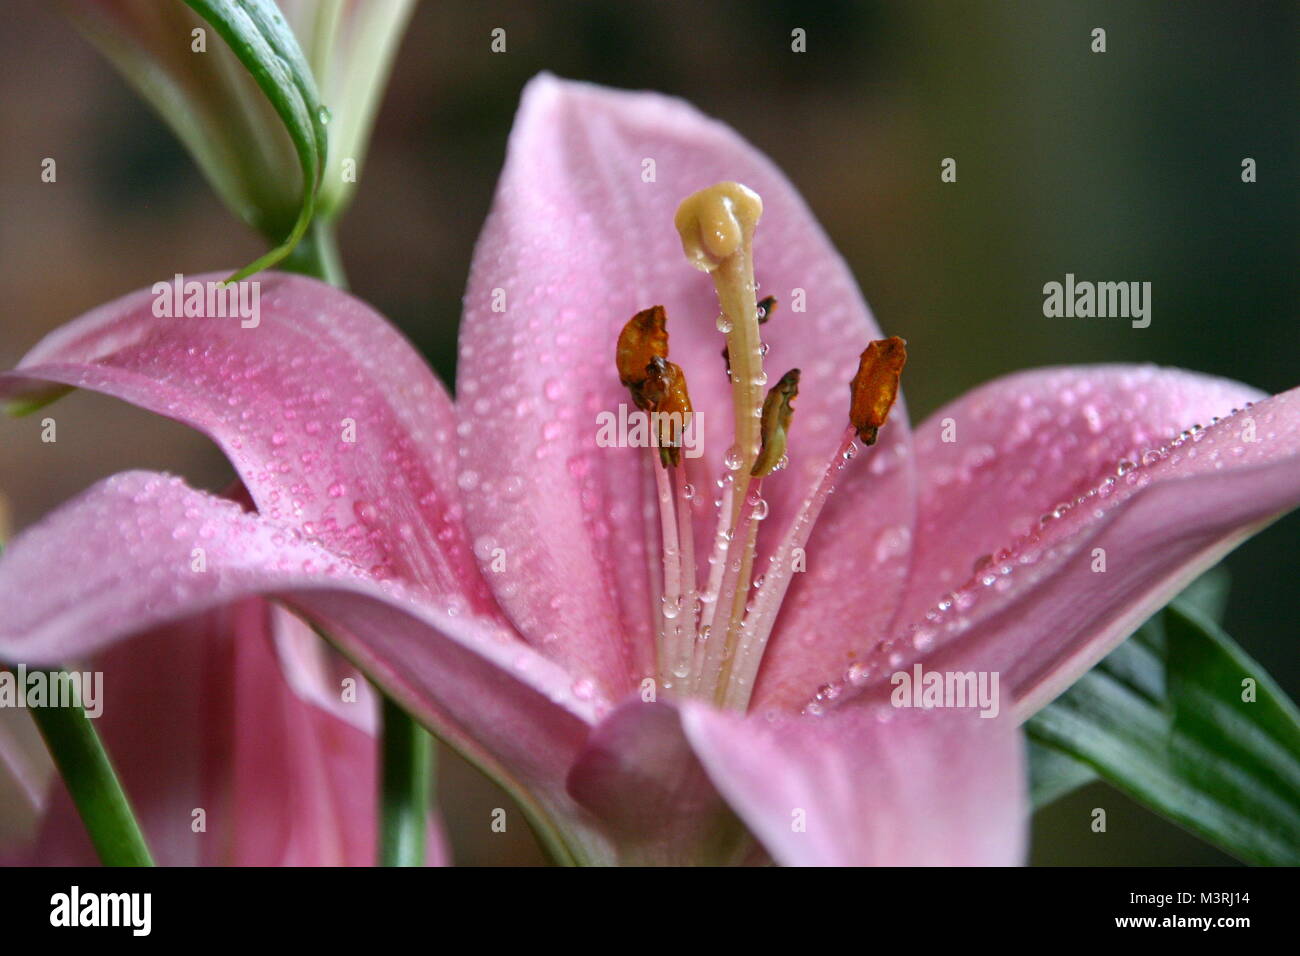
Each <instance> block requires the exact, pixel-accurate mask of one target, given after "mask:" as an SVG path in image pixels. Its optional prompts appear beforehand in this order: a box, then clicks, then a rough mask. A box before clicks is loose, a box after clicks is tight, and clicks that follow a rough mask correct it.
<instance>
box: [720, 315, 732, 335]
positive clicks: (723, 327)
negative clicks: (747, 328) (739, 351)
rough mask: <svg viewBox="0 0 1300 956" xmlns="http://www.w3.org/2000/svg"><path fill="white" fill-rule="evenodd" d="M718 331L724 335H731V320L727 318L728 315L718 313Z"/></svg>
mask: <svg viewBox="0 0 1300 956" xmlns="http://www.w3.org/2000/svg"><path fill="white" fill-rule="evenodd" d="M718 331H719V332H721V333H722V334H723V335H729V334H730V333H731V320H730V319H729V318H727V313H725V312H719V313H718Z"/></svg>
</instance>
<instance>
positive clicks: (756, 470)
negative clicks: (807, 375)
mask: <svg viewBox="0 0 1300 956" xmlns="http://www.w3.org/2000/svg"><path fill="white" fill-rule="evenodd" d="M798 395H799V370H798V369H797V368H792V369H790V371H788V372H786V373H785V374H784V375H782V376H781V381H779V382H777V383H776V384H775V385H773V386H772V389H771V391H769V392H768V393H767V398H766V399H764V401H763V420H762V423H761V425H760V428H761V431H762V435H763V447H762V449H761V450H760V451H759V453H758V458H756V459H755V460H754V467H753V468H752V469H751V470H750V474H751V475H752V476H754V477H755V478H761V477H763V476H764V475H770V474H771V473H772V470H773V469H774V468H776V466H777V465H779V464H780V463H781V459H782V458H784V457H785V444H786V433H787V432H788V431H789V429H790V418H791V416H792V415H794V407H793V406H792V405H791V404H790V403H791V402H792V401H794V400H795V398H796V397H798Z"/></svg>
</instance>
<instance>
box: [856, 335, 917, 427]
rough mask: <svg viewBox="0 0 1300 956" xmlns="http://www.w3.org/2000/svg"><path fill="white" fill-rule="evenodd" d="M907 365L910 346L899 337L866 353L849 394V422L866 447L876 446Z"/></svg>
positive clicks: (874, 343)
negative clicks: (877, 437) (850, 399)
mask: <svg viewBox="0 0 1300 956" xmlns="http://www.w3.org/2000/svg"><path fill="white" fill-rule="evenodd" d="M906 362H907V343H906V342H905V341H903V340H902V339H900V338H899V337H898V336H897V335H891V336H890V337H889V338H887V339H880V340H878V341H875V342H872V343H871V344H870V345H868V346H867V347H866V349H864V350H863V352H862V358H861V359H859V361H858V373H857V374H856V375H854V376H853V382H852V384H850V385H849V390H850V392H851V393H852V395H853V401H852V404H851V405H850V406H849V421H850V422H851V423H852V425H853V428H854V429H855V430H856V431H857V433H858V438H860V439H861V440H862V444H864V445H874V444H875V443H876V435H877V433H878V432H879V431H880V428H881V426H882V425H884V424H885V419H886V418H888V417H889V410H890V409H891V408H893V406H894V399H896V398H897V397H898V379H899V376H900V375H901V374H902V372H903V365H904V364H905V363H906Z"/></svg>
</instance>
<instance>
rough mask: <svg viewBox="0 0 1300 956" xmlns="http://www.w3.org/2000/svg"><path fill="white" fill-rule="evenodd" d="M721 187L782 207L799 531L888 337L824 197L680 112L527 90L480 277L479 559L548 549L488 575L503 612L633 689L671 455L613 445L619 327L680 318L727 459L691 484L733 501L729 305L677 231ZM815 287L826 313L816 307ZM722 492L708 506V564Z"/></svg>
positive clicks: (790, 475) (481, 249)
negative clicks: (829, 222)
mask: <svg viewBox="0 0 1300 956" xmlns="http://www.w3.org/2000/svg"><path fill="white" fill-rule="evenodd" d="M721 180H736V181H739V182H743V183H745V184H746V185H748V186H749V187H751V188H753V189H755V190H756V191H757V192H758V193H760V194H761V196H762V198H763V204H764V210H765V211H764V214H763V219H762V221H761V223H760V224H759V227H758V230H757V233H756V238H755V252H754V256H755V269H756V274H757V276H758V279H759V281H760V283H761V284H762V288H763V293H764V294H768V293H771V294H774V295H776V296H777V298H778V299H779V300H782V305H781V306H780V307H779V308H780V311H779V312H778V314H777V316H776V318H775V319H774V320H773V321H772V322H769V323H768V324H767V325H765V326H764V329H763V334H764V339H765V340H766V341H767V342H768V343H769V345H770V352H769V354H768V359H767V360H768V362H769V363H774V365H773V367H779V368H781V369H786V368H790V367H801V368H802V369H803V370H804V375H803V384H802V386H801V391H800V397H799V400H798V401H799V406H798V407H799V411H798V413H797V416H796V422H795V427H794V429H793V432H792V433H791V435H790V440H789V446H788V453H789V457H790V461H791V467H790V471H789V472H786V473H783V474H781V475H779V476H778V477H777V478H775V479H771V480H769V481H768V482H767V483H766V485H767V488H768V489H770V491H769V492H768V494H769V496H770V508H769V514H770V517H769V519H768V521H769V522H770V523H771V524H772V525H774V526H780V525H781V523H782V522H783V520H784V519H785V518H786V516H788V515H789V514H791V513H793V510H794V506H795V504H796V503H797V502H798V501H799V500H801V498H802V497H803V495H804V493H805V492H806V490H807V488H808V487H809V486H810V485H811V483H812V482H811V479H810V478H809V477H808V475H807V474H806V473H805V471H804V469H805V468H806V467H808V466H810V465H811V467H812V469H813V470H816V469H818V468H819V467H820V465H821V463H822V462H823V461H824V460H825V455H826V454H827V453H828V450H829V449H830V448H831V447H833V446H834V444H835V438H836V436H837V435H838V434H839V433H840V432H841V431H842V430H843V428H844V425H845V424H846V416H847V409H848V382H849V380H850V379H851V378H852V376H853V372H854V368H855V362H856V360H857V355H858V352H859V351H860V349H861V348H862V347H863V346H864V345H865V344H866V342H867V341H868V339H870V338H873V337H877V336H878V330H877V329H876V326H875V323H874V322H873V321H872V320H871V317H870V314H869V313H868V311H867V308H866V305H865V303H863V301H862V298H861V296H860V294H859V292H858V290H857V288H856V286H855V285H854V282H853V279H852V276H851V275H850V273H849V271H848V269H847V268H846V267H845V265H844V263H843V261H842V260H841V259H840V258H839V256H838V255H837V254H836V253H835V251H834V249H833V248H832V247H831V245H830V243H829V242H828V240H827V238H826V236H825V235H824V233H823V232H822V231H821V229H820V227H819V226H818V225H817V223H816V221H815V220H814V219H813V217H812V215H811V213H810V212H809V210H808V208H807V206H806V205H805V204H804V202H803V200H802V199H801V198H800V197H799V195H798V194H797V193H796V192H795V190H794V188H793V187H792V186H791V185H790V184H789V182H788V181H787V180H786V179H785V177H784V176H783V175H782V174H781V172H780V171H779V170H777V169H776V168H775V167H774V166H773V165H772V163H771V162H770V161H769V160H768V159H767V158H766V157H764V156H763V155H762V154H761V153H760V152H759V151H758V150H756V149H755V148H754V147H753V146H752V145H751V144H749V143H748V142H746V141H745V140H744V139H742V138H741V137H740V136H738V135H737V134H736V133H735V132H734V131H733V130H731V129H730V128H728V127H727V126H725V125H723V124H722V123H719V122H717V121H715V120H711V119H708V118H706V117H704V116H702V115H701V114H700V113H698V112H697V111H696V110H695V109H693V108H692V107H691V106H689V105H687V104H686V103H684V102H682V101H680V100H676V99H671V98H668V97H664V96H660V95H657V94H653V93H628V92H622V91H615V90H608V89H602V88H599V87H594V86H589V85H586V84H580V83H570V82H565V81H561V80H557V79H555V78H554V77H551V76H548V75H543V76H540V77H538V78H537V79H535V80H533V81H532V83H530V84H529V86H528V88H527V89H526V90H525V92H524V97H523V103H522V106H521V107H520V111H519V115H518V117H517V118H516V121H515V127H514V131H513V133H512V134H511V139H510V148H509V154H508V157H507V161H506V166H505V170H504V171H503V173H502V178H501V182H500V184H499V186H498V190H497V195H496V199H495V201H494V203H493V208H492V212H491V215H490V216H489V218H488V221H487V224H486V225H485V227H484V231H483V234H482V236H481V237H480V239H479V243H478V247H477V249H476V251H475V256H474V265H473V269H472V270H471V274H470V281H469V287H468V290H467V294H466V301H465V310H466V311H465V323H464V325H463V327H462V331H461V361H460V370H459V373H458V376H457V394H458V402H459V404H460V406H461V408H462V414H463V419H462V427H463V428H464V429H465V430H466V434H465V436H464V439H463V442H462V451H463V454H464V465H465V469H466V471H465V472H462V477H465V476H466V472H467V473H468V475H469V477H470V479H471V481H472V482H473V483H474V484H475V485H476V486H477V489H478V490H477V491H472V492H469V493H467V494H466V496H465V502H466V519H467V522H468V523H469V525H470V527H471V530H472V532H473V535H474V538H475V546H476V550H479V555H480V558H481V559H482V558H484V556H485V554H486V553H488V552H490V550H491V549H492V548H493V547H497V546H503V547H507V548H509V547H510V545H511V544H512V543H514V544H515V545H516V546H518V543H520V542H526V544H525V545H524V547H525V551H524V553H523V554H522V555H520V556H519V557H518V558H516V557H515V556H514V555H511V556H510V558H509V559H508V560H509V563H508V565H507V571H506V572H505V573H504V574H500V575H488V576H487V577H488V579H489V581H490V582H491V584H492V586H493V587H494V589H495V590H496V592H497V595H498V597H499V599H500V600H501V603H502V605H503V606H504V607H505V608H506V609H507V611H508V612H509V614H510V615H511V617H512V619H513V620H514V621H515V623H516V625H517V626H518V627H519V629H520V631H521V632H522V633H523V634H524V635H525V637H526V638H527V639H528V640H529V641H530V642H532V643H534V644H540V643H542V642H544V641H548V638H549V642H548V643H549V646H551V647H553V648H554V654H555V656H556V657H557V659H560V660H563V661H565V662H566V663H568V664H569V665H570V666H571V668H572V669H574V670H575V671H581V672H584V673H588V674H591V675H592V676H593V677H594V678H595V679H596V680H598V681H600V682H601V683H602V684H603V686H605V687H607V688H612V689H613V691H615V692H618V691H625V690H627V689H630V688H631V687H632V686H633V681H632V678H636V677H640V676H643V675H645V674H648V673H650V671H651V668H652V652H653V636H652V630H651V621H652V606H651V605H652V601H654V600H657V599H658V595H657V594H651V593H649V588H648V582H647V577H646V565H647V562H648V561H654V560H658V542H657V539H656V537H655V536H654V535H653V534H652V535H647V530H646V520H645V515H644V511H645V509H646V508H647V507H649V508H652V509H653V508H654V507H655V504H654V500H653V498H652V497H650V496H649V495H648V494H647V484H648V483H647V482H646V480H645V468H646V462H647V459H648V458H649V457H650V455H651V453H650V452H648V451H646V450H645V449H631V448H621V447H619V448H610V447H598V446H597V443H596V439H597V432H598V419H597V415H598V414H600V413H602V412H611V413H614V414H615V415H616V414H617V412H618V409H619V406H620V405H625V406H628V407H629V408H631V407H632V406H631V400H630V398H629V396H628V394H627V390H626V389H624V388H623V387H622V386H621V385H620V383H619V380H618V376H617V374H616V372H615V368H614V348H615V343H616V341H617V338H618V333H619V330H620V329H621V327H622V326H623V324H624V323H626V322H627V320H628V319H629V318H630V317H631V316H632V315H633V314H634V313H636V312H638V311H640V310H641V309H645V308H647V307H649V306H652V305H663V306H664V307H665V308H666V310H667V314H668V332H669V339H670V345H671V358H672V361H673V362H674V363H677V364H678V365H680V366H681V367H682V368H683V369H684V371H685V373H686V378H687V380H688V381H689V383H690V393H691V397H692V402H693V404H694V407H695V409H696V411H697V413H700V414H702V416H703V422H704V433H705V446H706V451H705V454H704V456H703V457H701V458H698V459H694V460H692V459H690V458H689V457H686V461H687V468H688V474H689V475H690V479H691V481H692V483H693V484H694V485H695V486H696V487H697V488H700V489H712V488H713V481H714V479H716V478H717V477H718V476H719V474H720V469H721V464H720V463H721V459H722V457H723V455H724V453H725V451H726V449H727V447H728V446H729V445H730V443H731V432H732V420H733V418H732V410H731V405H730V397H729V389H730V386H729V383H728V381H727V379H726V376H725V373H724V366H723V364H722V360H721V358H720V356H719V352H720V351H721V348H722V345H723V337H722V335H721V334H720V333H719V332H718V331H717V328H716V323H715V319H716V316H717V314H718V303H717V298H716V296H715V294H714V291H713V288H712V284H711V283H710V281H709V280H708V278H707V277H706V276H704V275H702V274H701V273H699V272H697V271H696V270H695V269H693V268H692V267H690V266H689V265H688V264H687V263H686V261H685V258H684V256H683V254H682V250H681V241H680V238H679V236H678V234H677V231H676V229H675V227H674V225H673V218H674V214H675V212H676V209H677V205H678V203H679V202H680V201H681V200H682V199H684V198H685V197H686V196H688V195H689V194H691V193H693V192H695V191H697V190H699V189H701V188H703V187H706V186H709V185H712V184H713V183H716V182H718V181H721ZM796 289H798V290H801V294H802V295H804V296H805V297H806V302H805V303H800V304H801V305H805V306H806V309H807V311H806V312H796V311H794V307H795V302H794V301H793V298H794V295H795V290H796ZM900 418H901V416H900ZM899 430H900V431H901V430H902V429H899ZM462 486H463V483H462ZM846 487H847V486H846ZM710 497H711V496H710V495H707V494H701V495H698V496H697V499H698V500H700V502H701V504H702V510H701V515H702V519H701V520H697V521H696V525H697V534H698V535H699V541H698V543H697V547H696V554H697V556H699V557H700V558H701V559H702V558H703V556H706V555H707V554H708V553H709V545H710V543H711V540H710V538H709V537H708V534H709V530H708V529H707V528H706V527H704V526H705V524H706V522H705V521H704V520H703V518H711V517H712V513H713V512H712V509H711V508H709V507H708V505H709V499H710ZM876 504H877V506H878V507H879V508H880V509H881V510H884V511H890V510H891V508H890V507H889V506H890V505H891V504H892V502H889V501H886V502H877V503H876ZM871 520H873V521H874V520H875V519H874V518H873V519H871ZM651 526H652V527H653V522H652V523H651ZM480 545H481V549H480ZM574 621H583V622H585V623H584V625H583V626H582V627H581V628H580V629H576V630H575V629H574V627H573V622H574Z"/></svg>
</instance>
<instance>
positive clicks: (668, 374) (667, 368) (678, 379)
mask: <svg viewBox="0 0 1300 956" xmlns="http://www.w3.org/2000/svg"><path fill="white" fill-rule="evenodd" d="M633 395H634V396H637V397H638V401H644V402H645V405H644V406H643V409H644V410H648V411H649V412H650V414H651V424H652V425H658V432H657V435H656V442H657V444H658V446H659V460H660V462H661V463H662V464H663V466H664V467H665V468H667V467H668V466H669V465H670V464H671V465H672V466H673V467H676V466H677V464H678V463H679V462H680V461H681V446H682V442H683V440H684V436H685V434H686V429H688V428H689V427H690V425H691V416H692V414H693V412H692V410H691V396H690V394H689V393H688V392H687V390H686V373H685V372H683V371H682V370H681V368H679V367H678V366H676V365H674V364H673V363H672V362H670V361H668V360H667V359H666V358H662V357H660V356H657V355H656V356H655V357H654V358H653V359H651V360H650V364H649V365H647V366H646V369H645V380H644V381H643V382H642V383H641V386H640V388H639V389H637V390H636V391H634V392H633Z"/></svg>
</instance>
